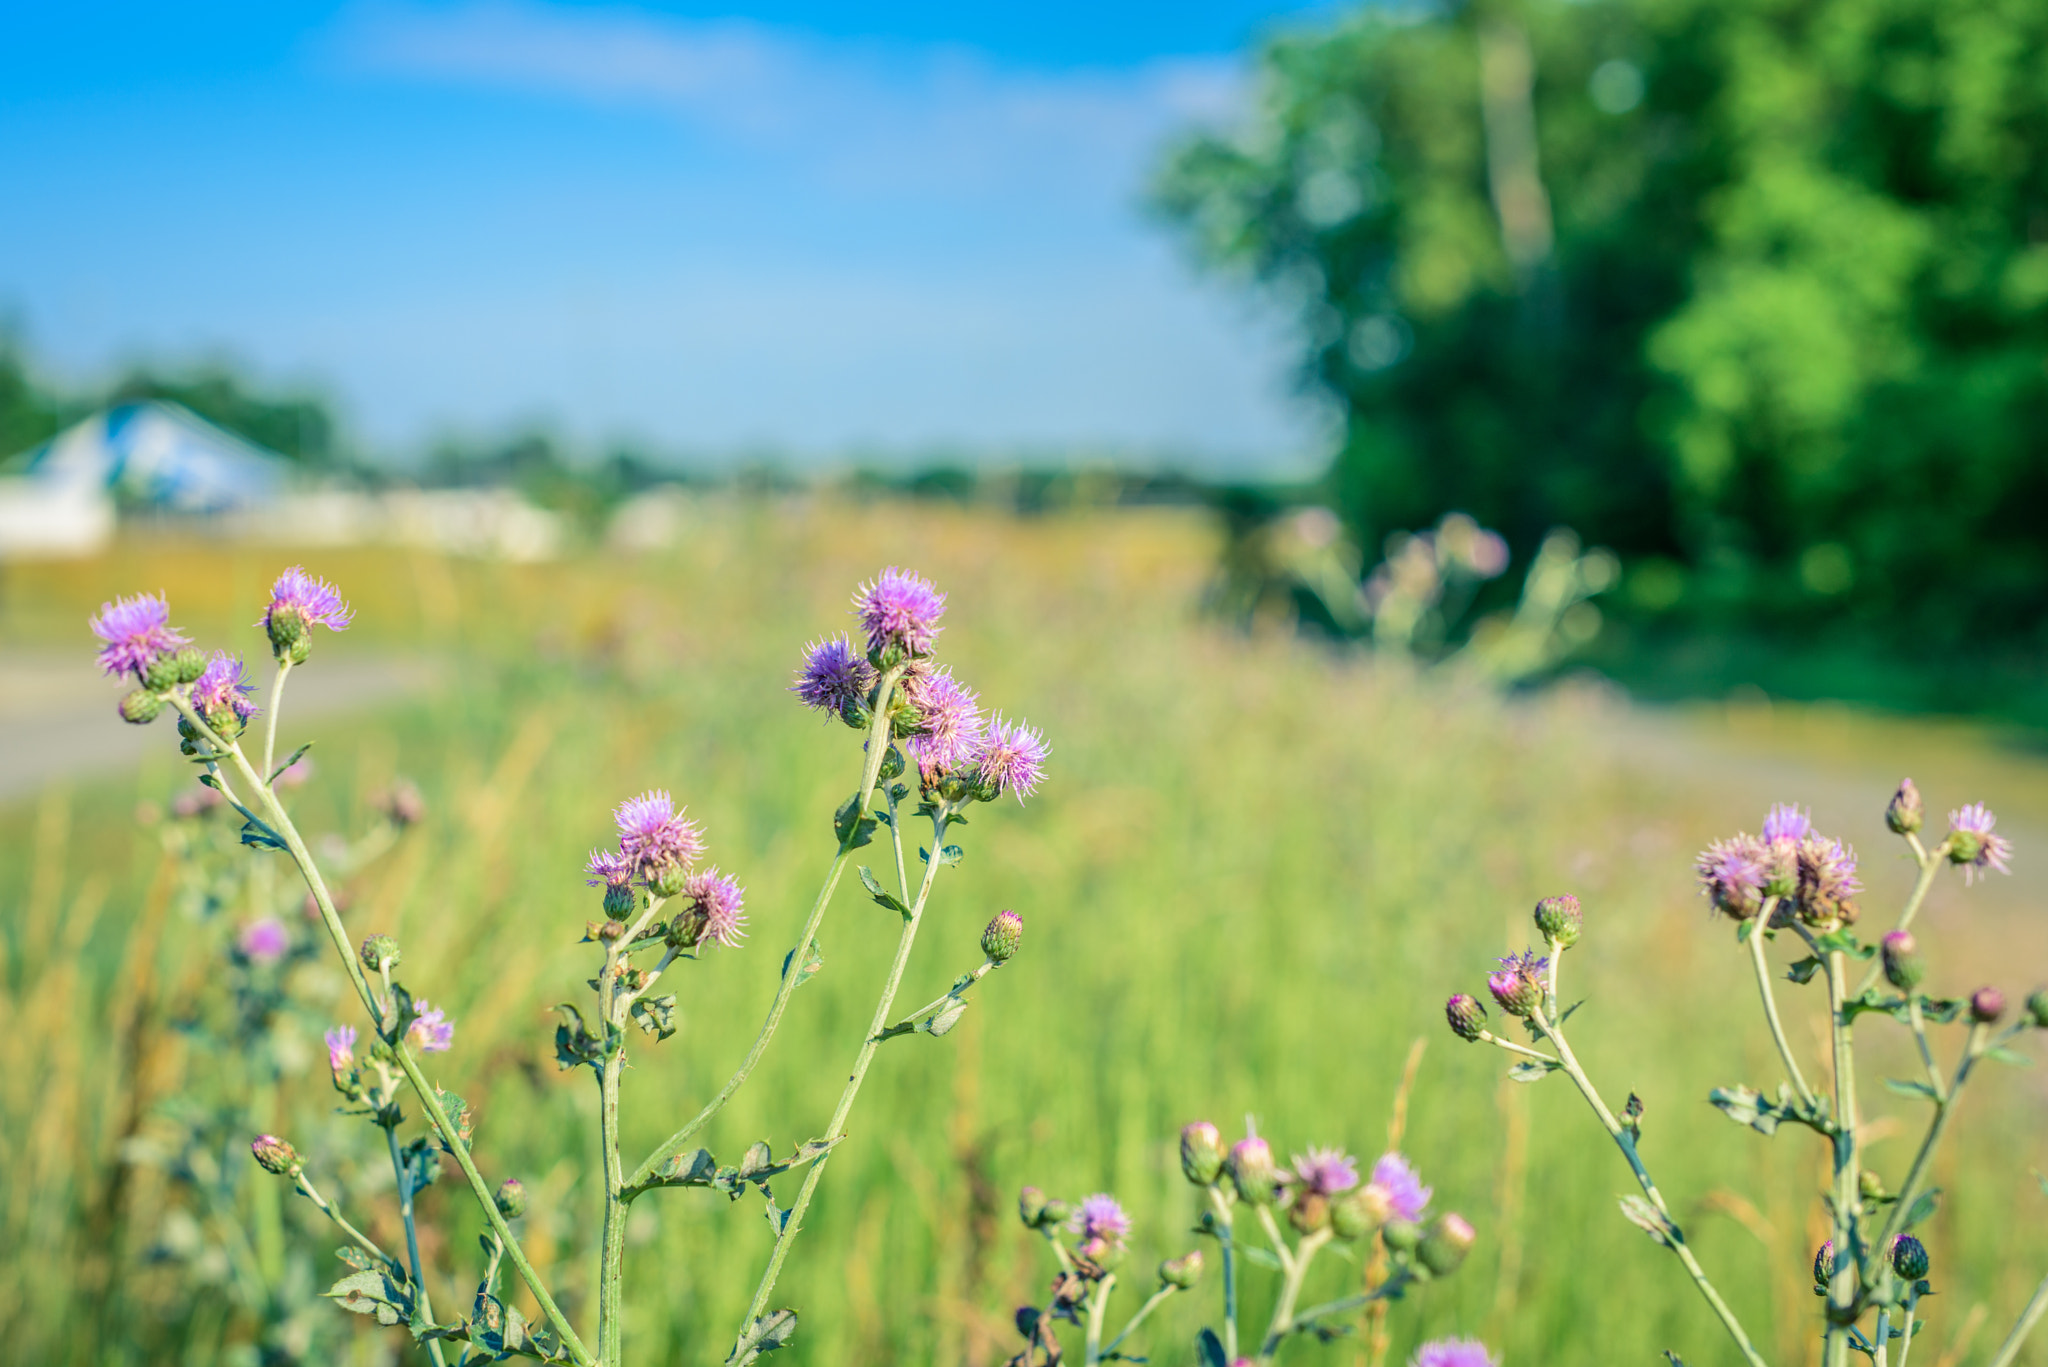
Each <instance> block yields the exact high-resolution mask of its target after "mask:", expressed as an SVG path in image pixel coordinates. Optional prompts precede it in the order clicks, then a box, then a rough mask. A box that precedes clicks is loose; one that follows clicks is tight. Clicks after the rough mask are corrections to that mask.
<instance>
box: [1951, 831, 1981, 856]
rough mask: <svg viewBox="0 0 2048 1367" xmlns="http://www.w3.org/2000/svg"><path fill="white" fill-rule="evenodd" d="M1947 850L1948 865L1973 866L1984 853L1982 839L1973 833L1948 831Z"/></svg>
mask: <svg viewBox="0 0 2048 1367" xmlns="http://www.w3.org/2000/svg"><path fill="white" fill-rule="evenodd" d="M1947 848H1948V862H1949V863H1951V864H1974V863H1976V862H1977V856H1978V855H1980V854H1982V853H1984V837H1983V836H1981V835H1979V834H1978V833H1977V832H1975V831H1950V832H1949V833H1948V841H1947Z"/></svg>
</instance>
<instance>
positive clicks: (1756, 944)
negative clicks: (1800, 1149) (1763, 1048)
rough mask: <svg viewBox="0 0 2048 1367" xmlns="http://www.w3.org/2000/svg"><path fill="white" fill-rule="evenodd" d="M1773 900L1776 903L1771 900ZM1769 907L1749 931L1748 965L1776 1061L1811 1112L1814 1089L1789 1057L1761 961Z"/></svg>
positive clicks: (1768, 976) (1765, 967) (1767, 971)
mask: <svg viewBox="0 0 2048 1367" xmlns="http://www.w3.org/2000/svg"><path fill="white" fill-rule="evenodd" d="M1773 900H1775V899H1773ZM1770 916H1771V904H1770V903H1769V902H1766V903H1765V904H1764V910H1763V913H1762V915H1760V916H1759V917H1758V918H1757V919H1756V920H1755V921H1752V922H1751V923H1750V927H1749V961H1750V963H1751V965H1752V966H1754V967H1755V969H1756V989H1757V992H1758V994H1759V995H1761V996H1762V997H1763V1001H1764V1017H1765V1019H1766V1020H1768V1021H1769V1022H1770V1025H1771V1040H1772V1041H1773V1042H1774V1043H1775V1044H1776V1045H1777V1046H1778V1057H1779V1058H1781V1059H1783V1060H1784V1061H1785V1072H1786V1073H1787V1074H1788V1075H1789V1076H1790V1077H1791V1079H1792V1090H1793V1091H1794V1092H1796V1093H1798V1095H1799V1102H1800V1104H1801V1105H1802V1106H1804V1107H1805V1108H1806V1109H1807V1110H1808V1111H1809V1112H1811V1111H1812V1110H1813V1109H1814V1097H1813V1089H1812V1088H1810V1087H1808V1086H1807V1085H1806V1075H1805V1074H1804V1073H1802V1072H1800V1071H1799V1060H1798V1059H1797V1058H1796V1057H1795V1056H1794V1055H1793V1053H1792V1042H1791V1041H1790V1040H1788V1039H1786V1038H1785V1023H1784V1022H1783V1021H1782V1020H1780V1019H1779V1018H1778V999H1777V997H1776V995H1775V994H1774V993H1773V992H1772V991H1771V966H1770V964H1769V963H1768V962H1766V961H1765V959H1764V926H1765V925H1766V924H1768V923H1769V921H1770Z"/></svg>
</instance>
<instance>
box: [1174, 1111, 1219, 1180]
mask: <svg viewBox="0 0 2048 1367" xmlns="http://www.w3.org/2000/svg"><path fill="white" fill-rule="evenodd" d="M1223 1158H1224V1152H1223V1136H1222V1134H1221V1133H1220V1132H1218V1130H1217V1129H1216V1127H1215V1126H1214V1125H1211V1124H1210V1123H1209V1122H1208V1121H1206V1120H1191V1121H1189V1122H1188V1123H1187V1124H1185V1125H1183V1126H1181V1127H1180V1170H1181V1174H1182V1175H1183V1176H1185V1177H1186V1178H1187V1179H1188V1181H1190V1182H1192V1183H1194V1184H1195V1185H1196V1186H1198V1187H1206V1186H1209V1185H1211V1184H1213V1183H1214V1182H1215V1181H1216V1177H1217V1174H1219V1173H1221V1172H1222V1171H1223Z"/></svg>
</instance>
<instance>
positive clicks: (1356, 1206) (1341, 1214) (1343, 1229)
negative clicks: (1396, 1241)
mask: <svg viewBox="0 0 2048 1367" xmlns="http://www.w3.org/2000/svg"><path fill="white" fill-rule="evenodd" d="M1393 1213H1394V1206H1393V1202H1392V1200H1390V1199H1389V1198H1388V1196H1387V1193H1386V1189H1385V1188H1383V1187H1378V1186H1374V1185H1373V1184H1372V1183H1370V1182H1368V1183H1367V1184H1366V1185H1364V1186H1362V1187H1353V1188H1352V1189H1351V1190H1350V1191H1347V1192H1345V1193H1344V1194H1343V1195H1342V1196H1339V1197H1338V1198H1337V1200H1336V1202H1335V1204H1333V1205H1332V1206H1331V1207H1330V1228H1331V1229H1332V1230H1333V1231H1335V1233H1336V1235H1337V1237H1338V1238H1340V1239H1349V1240H1354V1241H1355V1240H1358V1239H1363V1238H1365V1237H1366V1236H1367V1235H1369V1234H1371V1233H1372V1232H1373V1231H1374V1230H1376V1229H1378V1228H1379V1227H1380V1226H1381V1225H1383V1224H1385V1223H1386V1222H1387V1217H1388V1216H1390V1215H1392V1214H1393Z"/></svg>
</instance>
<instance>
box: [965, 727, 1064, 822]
mask: <svg viewBox="0 0 2048 1367" xmlns="http://www.w3.org/2000/svg"><path fill="white" fill-rule="evenodd" d="M979 749H980V752H981V758H980V762H979V770H980V776H981V785H982V786H983V787H984V788H987V789H990V790H992V791H990V793H989V797H990V799H991V800H993V799H994V798H997V797H1000V796H1002V795H1003V794H1004V793H1006V792H1013V793H1015V794H1016V795H1017V801H1018V802H1019V803H1022V802H1023V801H1024V799H1025V798H1026V797H1027V796H1029V795H1030V794H1031V793H1032V792H1033V791H1035V790H1036V789H1037V787H1038V785H1039V784H1040V783H1042V782H1044V781H1045V756H1046V754H1047V752H1048V750H1049V749H1050V747H1049V746H1047V745H1046V743H1045V737H1044V736H1043V735H1042V734H1041V733H1039V732H1038V731H1036V730H1033V729H1032V728H1031V727H1030V726H1027V725H1025V724H1024V723H1023V722H1005V721H1004V720H1003V719H1002V716H1001V715H1000V714H998V715H997V716H996V718H995V720H993V721H991V722H990V723H989V724H988V725H987V727H985V728H984V729H983V731H982V733H981V740H980V743H979Z"/></svg>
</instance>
